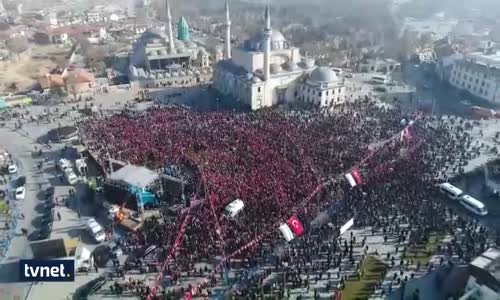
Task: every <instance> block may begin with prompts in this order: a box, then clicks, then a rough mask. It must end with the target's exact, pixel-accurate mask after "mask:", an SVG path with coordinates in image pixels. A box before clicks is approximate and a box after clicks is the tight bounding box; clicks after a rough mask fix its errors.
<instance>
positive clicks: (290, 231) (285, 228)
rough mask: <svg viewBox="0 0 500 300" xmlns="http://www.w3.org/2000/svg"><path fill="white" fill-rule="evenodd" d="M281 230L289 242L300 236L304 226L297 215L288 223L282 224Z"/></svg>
mask: <svg viewBox="0 0 500 300" xmlns="http://www.w3.org/2000/svg"><path fill="white" fill-rule="evenodd" d="M279 230H280V231H281V234H283V238H285V240H286V241H287V242H290V241H291V240H293V239H294V238H295V237H299V236H301V235H302V234H303V233H304V226H303V225H302V222H300V220H299V218H297V216H293V217H291V218H290V219H289V220H288V221H287V223H286V224H285V223H283V224H281V226H280V227H279Z"/></svg>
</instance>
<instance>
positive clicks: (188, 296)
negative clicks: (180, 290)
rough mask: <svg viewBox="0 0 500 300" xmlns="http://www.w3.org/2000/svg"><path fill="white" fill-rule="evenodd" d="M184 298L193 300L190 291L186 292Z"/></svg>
mask: <svg viewBox="0 0 500 300" xmlns="http://www.w3.org/2000/svg"><path fill="white" fill-rule="evenodd" d="M186 300H193V296H191V292H188V293H187V294H186Z"/></svg>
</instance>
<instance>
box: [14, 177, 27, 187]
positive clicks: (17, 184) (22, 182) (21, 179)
mask: <svg viewBox="0 0 500 300" xmlns="http://www.w3.org/2000/svg"><path fill="white" fill-rule="evenodd" d="M25 184H26V176H21V177H19V178H17V179H16V180H15V181H14V187H15V188H16V189H17V188H18V187H21V186H24V185H25Z"/></svg>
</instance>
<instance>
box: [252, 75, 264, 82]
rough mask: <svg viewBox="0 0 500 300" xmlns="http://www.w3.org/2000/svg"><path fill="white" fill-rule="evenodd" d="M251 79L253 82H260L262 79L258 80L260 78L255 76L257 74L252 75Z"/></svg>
mask: <svg viewBox="0 0 500 300" xmlns="http://www.w3.org/2000/svg"><path fill="white" fill-rule="evenodd" d="M252 81H253V82H254V83H258V82H262V80H260V78H259V77H257V76H254V77H253V78H252Z"/></svg>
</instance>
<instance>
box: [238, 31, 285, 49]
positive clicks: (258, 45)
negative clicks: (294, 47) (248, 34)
mask: <svg viewBox="0 0 500 300" xmlns="http://www.w3.org/2000/svg"><path fill="white" fill-rule="evenodd" d="M265 41H266V32H265V31H264V30H261V31H258V32H257V33H256V34H254V36H253V37H252V38H250V39H249V40H247V41H246V42H245V44H246V46H245V48H247V49H248V50H254V51H261V50H263V49H264V45H265ZM286 45H288V43H287V41H286V39H285V37H284V36H283V34H282V33H281V32H279V31H278V30H272V31H271V50H277V49H284V48H287V47H288V46H286ZM285 46H286V47H285Z"/></svg>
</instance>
